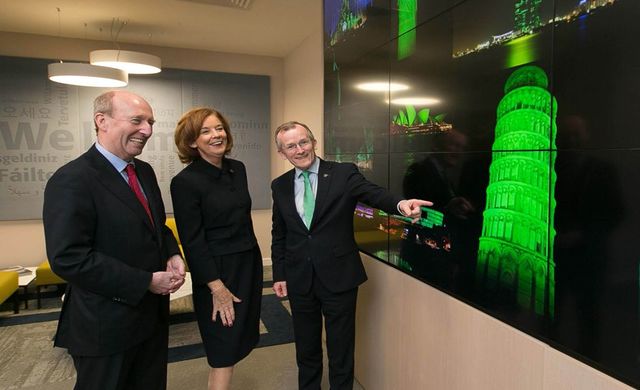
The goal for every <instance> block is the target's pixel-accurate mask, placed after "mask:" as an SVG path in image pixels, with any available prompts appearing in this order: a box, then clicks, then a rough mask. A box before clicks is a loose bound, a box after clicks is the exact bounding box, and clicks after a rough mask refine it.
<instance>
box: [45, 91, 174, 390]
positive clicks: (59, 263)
mask: <svg viewBox="0 0 640 390" xmlns="http://www.w3.org/2000/svg"><path fill="white" fill-rule="evenodd" d="M94 123H95V126H96V134H97V142H96V144H95V145H94V146H92V147H91V148H90V149H89V150H88V151H87V152H85V153H84V154H83V155H81V156H80V157H78V158H77V159H75V160H73V161H71V162H69V163H68V164H66V165H64V166H63V167H61V168H60V169H58V171H57V172H56V173H55V174H54V175H53V176H52V177H51V179H49V182H48V183H47V186H46V188H45V194H44V209H43V222H44V230H45V240H46V246H47V256H48V257H49V261H50V263H51V268H52V269H53V271H54V272H55V273H56V274H58V275H59V276H61V277H62V278H63V279H65V280H66V281H67V282H68V287H67V291H66V292H65V300H64V304H63V306H62V311H61V312H60V320H59V322H58V330H57V333H56V337H55V342H54V344H55V345H56V346H59V347H63V348H67V349H68V351H69V354H70V355H71V357H72V358H73V363H74V365H75V368H76V372H77V380H76V385H75V389H164V388H166V372H167V343H168V317H169V299H168V294H170V293H172V292H174V291H176V290H177V289H178V288H180V286H181V285H182V284H183V283H184V276H185V271H184V263H183V262H182V258H181V257H180V255H179V253H180V251H179V249H178V245H177V243H176V240H175V238H174V237H173V234H172V233H171V230H170V229H169V228H167V227H166V226H165V212H164V204H163V203H162V198H161V195H160V189H159V188H158V183H157V181H156V177H155V174H154V172H153V169H152V168H151V166H150V165H149V164H147V163H146V162H144V161H141V160H139V159H137V158H136V156H138V155H139V154H140V153H142V150H143V148H144V146H145V144H146V142H147V140H148V139H149V137H151V134H152V132H153V123H154V119H153V111H152V109H151V107H150V106H149V103H147V102H146V101H145V100H144V99H143V98H141V97H140V96H138V95H135V94H133V93H130V92H127V91H112V92H107V93H104V94H102V95H100V96H98V97H97V98H96V99H95V101H94Z"/></svg>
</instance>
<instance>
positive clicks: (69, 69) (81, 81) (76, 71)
mask: <svg viewBox="0 0 640 390" xmlns="http://www.w3.org/2000/svg"><path fill="white" fill-rule="evenodd" d="M48 72H49V80H51V81H55V82H56V83H62V84H70V85H78V86H81V87H103V88H118V87H125V86H127V84H128V82H129V75H128V74H127V73H126V72H125V71H123V70H121V69H115V68H106V67H103V66H93V65H90V64H84V63H78V62H54V63H51V64H49V66H48Z"/></svg>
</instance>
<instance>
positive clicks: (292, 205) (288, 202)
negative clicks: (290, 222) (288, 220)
mask: <svg viewBox="0 0 640 390" xmlns="http://www.w3.org/2000/svg"><path fill="white" fill-rule="evenodd" d="M285 175H286V176H285V177H284V178H283V180H282V186H281V188H280V194H281V199H282V200H283V202H282V205H283V207H286V208H287V209H288V212H289V213H292V214H294V215H296V216H297V218H295V220H296V222H295V223H296V224H298V225H299V227H300V228H301V229H305V230H306V229H307V226H306V225H305V224H304V221H303V220H302V218H300V216H299V215H298V209H296V198H295V194H294V180H295V178H296V170H295V169H292V170H290V171H289V172H287V173H286V174H285ZM283 211H285V210H283Z"/></svg>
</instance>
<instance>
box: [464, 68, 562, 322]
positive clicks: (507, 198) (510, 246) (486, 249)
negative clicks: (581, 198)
mask: <svg viewBox="0 0 640 390" xmlns="http://www.w3.org/2000/svg"><path fill="white" fill-rule="evenodd" d="M547 86H548V80H547V76H546V74H545V72H544V71H543V70H542V69H540V68H539V67H536V66H524V67H521V68H519V69H517V70H516V71H515V72H513V73H512V74H511V76H510V77H509V79H508V80H507V82H506V83H505V87H504V92H505V96H504V97H503V98H502V100H501V101H500V103H499V105H498V110H497V122H496V128H495V141H494V144H493V148H492V162H491V166H490V168H489V170H490V171H489V186H488V187H487V204H486V208H485V211H484V214H483V225H482V235H481V238H480V246H479V249H478V264H477V273H476V277H477V279H478V281H479V282H480V283H481V284H483V285H484V286H486V287H488V288H489V289H490V290H497V291H504V292H505V293H507V292H511V293H513V294H515V299H517V301H518V304H519V305H520V306H522V307H526V308H532V309H533V310H534V311H535V313H537V314H541V315H542V314H545V313H546V314H549V315H551V316H553V305H554V269H555V266H554V262H553V241H554V238H555V230H554V228H553V220H554V210H555V197H554V189H555V183H556V174H555V170H554V168H553V167H554V165H555V152H552V150H555V138H556V125H555V119H556V112H557V106H556V101H555V98H553V96H551V94H550V93H549V91H548V90H547Z"/></svg>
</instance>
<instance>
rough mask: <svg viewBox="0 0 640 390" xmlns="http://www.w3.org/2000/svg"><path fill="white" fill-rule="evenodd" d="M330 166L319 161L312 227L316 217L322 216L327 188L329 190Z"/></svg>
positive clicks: (327, 193) (331, 176)
mask: <svg viewBox="0 0 640 390" xmlns="http://www.w3.org/2000/svg"><path fill="white" fill-rule="evenodd" d="M332 178H333V175H332V174H331V164H330V163H327V162H326V161H324V160H322V159H320V167H319V168H318V188H317V192H316V207H315V208H314V210H313V218H312V219H311V224H312V225H313V224H314V222H315V221H316V219H317V218H318V216H320V215H322V212H323V210H324V207H325V206H326V204H327V197H328V196H329V188H331V179H332Z"/></svg>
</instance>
